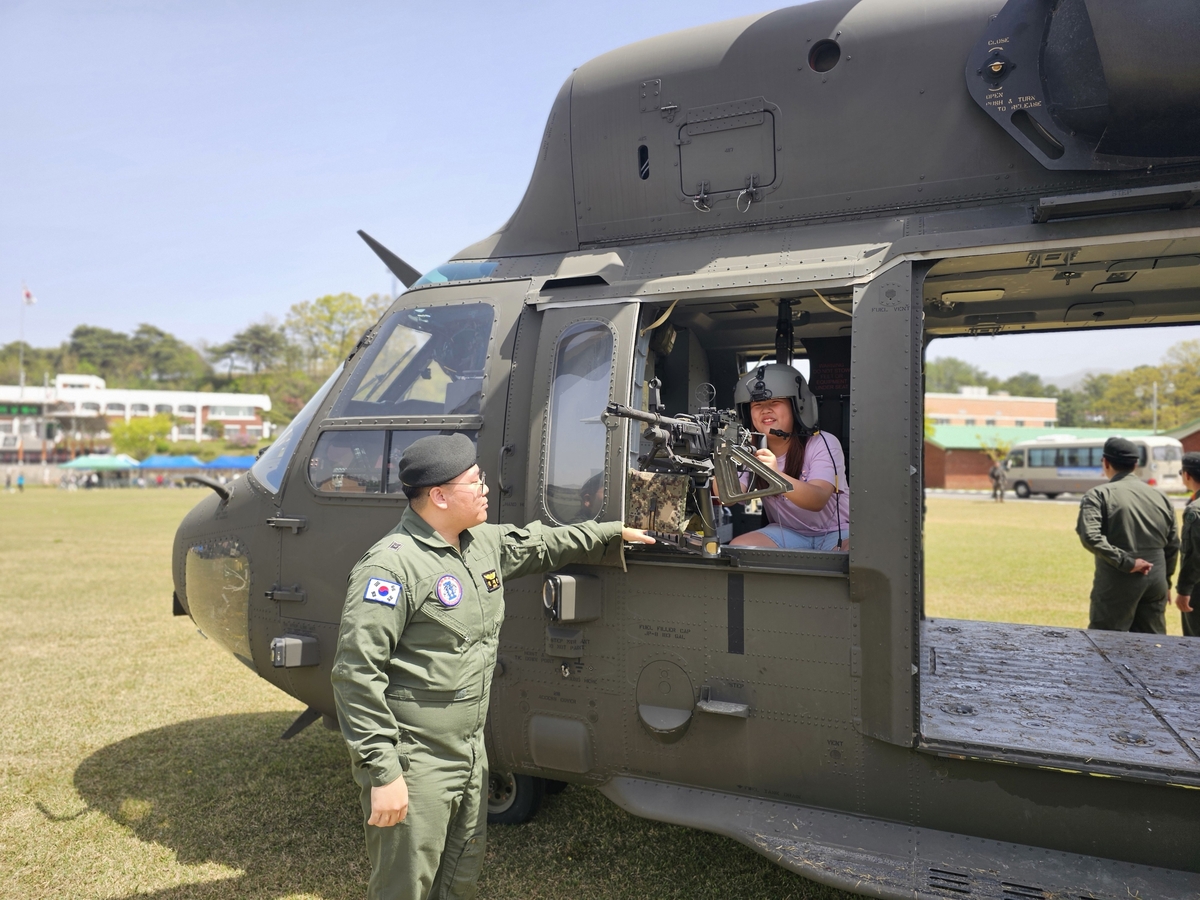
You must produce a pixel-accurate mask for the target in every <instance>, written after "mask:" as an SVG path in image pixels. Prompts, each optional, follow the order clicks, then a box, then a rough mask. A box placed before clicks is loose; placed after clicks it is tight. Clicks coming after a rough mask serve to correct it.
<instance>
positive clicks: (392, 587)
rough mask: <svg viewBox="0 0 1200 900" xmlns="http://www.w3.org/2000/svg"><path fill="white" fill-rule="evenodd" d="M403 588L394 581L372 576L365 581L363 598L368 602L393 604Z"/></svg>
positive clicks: (385, 604)
mask: <svg viewBox="0 0 1200 900" xmlns="http://www.w3.org/2000/svg"><path fill="white" fill-rule="evenodd" d="M402 590H403V588H402V587H401V586H400V585H398V584H396V582H394V581H384V580H383V579H382V578H372V579H371V580H370V581H368V582H367V589H366V590H365V591H363V599H364V600H366V601H368V602H369V603H382V604H383V605H384V606H395V605H396V601H397V600H399V599H400V593H401V591H402Z"/></svg>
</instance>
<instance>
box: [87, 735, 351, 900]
mask: <svg viewBox="0 0 1200 900" xmlns="http://www.w3.org/2000/svg"><path fill="white" fill-rule="evenodd" d="M292 718H294V714H291V713H283V712H280V713H250V714H241V715H228V716H217V717H214V718H208V719H197V720H194V721H189V722H181V723H179V724H175V725H170V726H167V727H165V728H158V729H155V730H153V731H147V732H144V733H142V734H138V735H134V736H133V737H130V738H127V739H125V740H123V741H120V742H118V743H115V744H111V745H109V746H107V747H104V748H102V749H101V750H99V751H97V752H96V753H94V754H92V755H91V756H89V757H88V758H87V759H85V760H84V761H83V763H81V764H80V766H79V768H78V769H76V771H75V787H76V789H77V790H78V791H79V793H80V795H81V796H82V797H83V798H84V800H85V801H86V802H87V804H88V806H89V808H91V809H93V810H97V811H99V812H101V813H103V814H104V815H106V816H108V817H109V818H111V819H112V820H114V821H115V822H118V823H120V824H122V825H124V826H126V827H128V828H129V829H130V830H131V831H132V832H133V834H134V835H135V836H136V837H138V838H139V839H140V840H143V841H147V842H152V843H156V844H160V845H162V846H164V847H168V848H170V849H171V850H172V851H174V853H175V855H176V858H177V860H178V861H179V863H181V864H183V865H197V864H201V863H217V864H220V865H223V866H228V867H230V868H233V869H239V870H241V872H242V873H243V874H241V875H240V876H238V877H235V878H232V879H221V880H217V881H211V882H207V883H202V884H188V885H180V886H177V887H171V888H166V889H163V890H160V891H158V892H155V893H145V892H135V893H133V894H130V895H129V896H131V897H132V896H137V897H139V898H141V897H153V898H156V900H176V898H178V900H183V898H185V897H186V898H189V900H194V898H200V900H208V898H218V897H220V898H226V897H230V898H232V897H238V898H241V897H246V898H272V900H273V898H278V897H282V896H288V895H293V894H307V895H315V896H321V897H357V896H361V895H362V894H364V893H365V889H366V882H367V877H368V874H369V864H368V862H367V858H366V851H365V848H364V845H363V838H362V820H361V818H360V817H359V816H360V813H359V805H358V791H357V788H356V786H355V785H354V782H353V781H352V779H351V777H350V770H349V761H348V759H347V756H346V750H345V745H344V744H343V743H342V741H341V738H340V737H339V736H338V735H336V734H332V733H330V732H328V731H326V730H324V729H322V728H320V727H314V728H309V729H308V730H306V731H305V732H303V733H302V734H300V735H298V736H297V737H295V738H293V739H292V740H290V741H281V740H280V739H279V736H280V734H282V733H283V731H284V729H285V728H287V726H288V724H289V723H290V722H291V720H292Z"/></svg>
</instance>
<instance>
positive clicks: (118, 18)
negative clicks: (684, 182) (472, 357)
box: [0, 0, 770, 346]
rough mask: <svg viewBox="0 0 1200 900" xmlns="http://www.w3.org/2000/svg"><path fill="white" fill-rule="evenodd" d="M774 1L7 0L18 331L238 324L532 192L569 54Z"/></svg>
mask: <svg viewBox="0 0 1200 900" xmlns="http://www.w3.org/2000/svg"><path fill="white" fill-rule="evenodd" d="M764 8H768V9H769V8H770V3H769V0H768V2H767V4H766V6H765V7H764V3H763V0H753V2H740V0H724V2H721V3H716V2H708V0H688V2H681V0H656V2H654V3H633V2H600V3H596V2H592V3H587V4H575V3H537V2H534V3H528V2H526V3H512V2H499V3H497V2H492V3H464V4H458V5H455V4H430V3H419V4H418V3H394V2H393V3H373V2H359V3H354V2H347V3H338V4H333V3H311V2H304V0H289V2H286V3H285V2H257V3H253V2H247V3H234V2H225V0H205V2H203V3H193V2H186V3H185V2H171V0H165V2H161V0H160V2H138V0H104V2H57V0H36V2H20V0H5V2H4V3H2V4H0V122H3V123H4V124H3V127H2V128H0V210H2V214H0V343H7V342H8V341H12V340H16V338H17V333H18V323H17V316H18V310H19V306H18V303H19V294H20V288H21V282H22V280H25V281H26V282H27V283H28V285H29V287H30V289H31V290H32V291H33V292H34V294H35V295H36V296H37V297H38V301H39V303H38V305H37V306H36V307H33V308H31V309H30V310H29V311H28V315H27V319H26V337H27V339H28V340H29V341H30V342H31V343H32V344H34V345H38V346H45V345H50V344H56V343H58V342H59V341H61V340H62V339H63V338H65V337H66V336H67V335H68V334H69V333H70V331H71V329H72V328H73V327H74V326H75V325H77V324H79V323H81V322H87V323H89V324H94V325H103V326H105V327H109V328H117V329H122V330H127V329H131V328H134V327H136V326H137V324H138V323H140V322H151V323H153V324H156V325H158V326H160V327H163V328H165V329H167V330H169V331H173V332H175V333H177V334H179V335H180V336H181V337H183V338H185V339H187V340H191V341H196V340H200V339H207V340H210V341H219V340H224V339H226V338H227V337H228V336H229V335H230V334H231V333H232V332H233V331H234V330H237V329H239V328H241V327H243V326H244V325H246V324H248V323H249V322H251V321H255V320H258V319H260V318H262V317H263V316H264V315H268V314H269V315H274V316H276V317H281V316H282V315H283V314H284V313H285V312H286V311H287V308H288V307H289V306H290V305H291V304H292V303H295V302H297V301H300V300H305V299H310V298H313V297H317V296H320V295H321V294H325V293H337V292H340V291H351V292H353V293H357V294H360V295H364V294H369V293H372V292H376V291H379V292H386V291H388V290H390V288H391V277H390V275H388V274H387V272H386V270H385V269H384V268H383V266H382V264H381V263H380V262H379V261H378V260H377V259H376V258H375V256H374V255H373V254H372V253H371V252H370V251H369V250H368V249H367V248H366V246H365V245H364V244H363V243H362V242H361V241H360V240H359V238H358V237H357V235H356V234H355V231H356V229H359V228H363V229H365V230H366V231H368V232H369V233H371V234H372V235H373V236H375V237H377V238H378V239H380V240H381V241H383V242H384V243H385V244H387V245H388V246H389V247H391V248H392V249H393V250H394V251H395V252H396V253H398V254H400V255H401V256H402V257H404V258H405V259H407V260H408V261H409V262H410V263H412V264H413V265H414V266H415V267H417V268H418V269H421V270H422V271H423V270H425V269H428V268H431V267H433V266H435V265H437V264H438V263H440V262H442V261H443V260H445V259H446V258H448V257H449V256H451V255H452V254H454V253H456V252H457V251H458V250H460V249H461V248H462V247H465V246H466V245H468V244H470V243H473V242H474V241H476V240H478V239H480V238H482V237H485V236H487V235H488V234H490V233H491V232H492V231H494V230H495V229H496V228H497V227H498V226H499V225H501V224H502V223H503V222H504V221H505V220H506V219H507V218H508V216H509V213H511V212H512V210H513V209H514V208H515V207H516V205H517V203H518V202H519V200H520V198H521V195H522V193H523V192H524V190H525V185H526V183H527V181H528V178H529V173H530V171H531V170H532V168H533V161H534V158H535V155H536V152H537V145H538V142H539V141H540V140H541V136H542V129H543V126H544V124H545V121H546V116H547V114H548V113H549V110H550V105H551V103H552V102H553V100H554V97H555V95H556V94H557V92H558V89H559V87H560V86H561V85H562V83H563V81H565V80H566V78H567V77H568V76H569V75H570V73H571V70H572V69H574V68H575V67H576V66H579V65H581V64H582V63H584V62H586V61H587V60H588V59H590V58H592V57H593V56H597V55H599V54H600V53H603V52H605V51H607V50H611V49H613V48H615V47H619V46H622V45H623V44H627V43H630V42H632V41H636V40H640V39H642V38H646V37H651V36H653V35H655V34H660V33H663V32H666V31H672V30H675V29H678V28H683V27H689V26H692V25H697V24H702V23H705V22H712V21H718V20H721V19H725V18H731V17H734V16H739V15H744V14H746V13H749V12H756V11H762V10H763V9H764Z"/></svg>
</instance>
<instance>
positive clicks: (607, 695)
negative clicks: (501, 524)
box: [488, 302, 638, 775]
mask: <svg viewBox="0 0 1200 900" xmlns="http://www.w3.org/2000/svg"><path fill="white" fill-rule="evenodd" d="M637 315H638V304H637V303H636V302H618V303H606V304H602V305H592V306H574V307H562V308H549V309H545V310H543V311H538V310H536V309H534V308H532V307H530V308H528V309H526V311H525V312H524V313H523V314H522V322H521V326H520V329H519V332H518V333H519V337H518V346H520V347H522V348H523V349H522V352H521V354H520V358H519V359H515V360H514V363H515V365H514V373H515V374H514V376H513V381H512V387H511V390H512V393H513V396H512V397H511V399H510V401H509V420H508V430H507V431H506V434H505V441H506V444H507V445H511V446H513V447H514V452H513V453H512V454H511V455H510V456H508V457H507V458H508V460H510V462H507V463H506V464H505V466H504V469H503V471H505V472H506V473H514V474H506V475H505V480H506V482H508V483H506V485H505V486H506V487H510V488H511V489H512V490H511V492H510V496H512V494H515V492H516V491H518V490H521V488H522V487H523V490H521V496H520V497H519V498H515V497H514V498H513V499H511V500H502V503H503V504H505V505H504V506H503V508H504V510H505V512H506V518H507V517H508V515H509V514H510V513H514V514H515V513H518V512H520V511H523V512H524V516H523V517H521V518H514V519H509V520H510V521H518V522H524V521H526V520H530V521H537V520H541V521H543V522H545V523H546V524H548V525H568V524H574V523H578V522H584V521H587V520H589V519H598V520H600V521H621V520H623V518H624V506H625V503H624V501H625V494H624V478H623V472H624V466H625V460H626V458H627V453H628V440H629V437H628V435H629V432H628V428H627V427H626V423H624V422H617V421H612V420H609V419H608V418H607V417H606V416H604V415H603V412H604V407H605V406H606V405H607V404H608V403H609V402H610V401H614V400H615V401H618V402H622V403H625V402H628V398H629V393H630V373H631V369H632V360H633V352H634V346H633V344H634V334H635V326H636V322H637ZM535 341H536V353H534V352H533V351H534V346H535ZM522 366H524V367H525V371H522ZM520 461H524V463H525V466H524V471H523V472H521V473H520V474H515V469H516V468H517V466H518V465H519V464H520ZM521 506H523V510H521V509H520V507H521ZM606 562H619V557H617V558H612V559H606ZM555 577H556V578H559V579H562V578H567V579H571V580H572V583H573V584H574V585H575V586H576V587H578V588H579V591H580V594H579V595H578V596H579V598H580V599H581V601H584V602H582V603H581V604H580V606H579V608H576V609H572V610H565V611H564V610H563V609H562V608H560V609H559V610H558V611H552V610H548V609H547V608H546V605H545V603H544V598H543V586H544V584H545V581H546V579H545V576H534V577H529V578H522V579H517V580H514V581H512V582H510V583H508V584H507V585H505V624H504V628H503V630H502V632H501V635H500V663H499V669H498V672H497V677H496V679H495V680H494V681H493V683H492V715H491V719H490V732H489V739H490V740H489V748H488V751H489V759H490V760H491V763H492V765H493V766H495V767H497V768H499V769H507V770H510V771H511V770H526V771H528V770H529V769H530V767H531V764H532V765H534V766H536V767H538V768H539V769H541V770H543V771H545V772H547V774H551V775H552V774H553V773H555V772H560V773H561V772H567V773H573V774H576V775H579V774H584V773H586V772H590V771H592V769H593V768H594V766H595V765H596V763H597V760H598V756H597V747H598V744H599V737H598V735H597V731H596V728H597V723H598V722H600V716H601V708H602V707H606V706H607V703H606V699H613V698H616V697H619V696H620V694H621V693H622V689H621V684H622V681H623V679H622V676H621V671H620V664H619V655H620V648H619V641H617V640H616V639H615V638H614V637H613V635H612V634H611V630H610V629H606V628H604V627H602V623H603V620H604V619H605V618H607V617H609V616H610V615H612V613H610V612H609V604H614V605H615V604H616V603H618V602H619V601H618V600H617V596H618V591H619V590H620V587H619V582H620V581H621V579H622V578H623V577H624V575H623V573H622V572H621V570H620V569H619V568H614V567H612V566H608V565H599V566H568V567H567V568H565V569H564V570H562V571H561V572H559V573H556V575H555ZM585 605H586V606H587V609H584V608H583V607H584V606H585ZM614 612H615V610H614ZM535 707H536V708H535ZM612 721H615V716H614V717H613V718H612Z"/></svg>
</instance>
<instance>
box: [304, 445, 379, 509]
mask: <svg viewBox="0 0 1200 900" xmlns="http://www.w3.org/2000/svg"><path fill="white" fill-rule="evenodd" d="M383 443H384V433H383V432H382V431H326V432H325V433H324V434H322V435H321V437H320V438H319V439H318V440H317V446H316V448H315V449H314V450H313V454H312V457H311V458H310V459H309V461H308V481H309V483H310V484H311V485H312V486H313V487H315V488H316V489H317V490H318V491H321V492H322V493H332V494H379V493H382V491H383Z"/></svg>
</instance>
